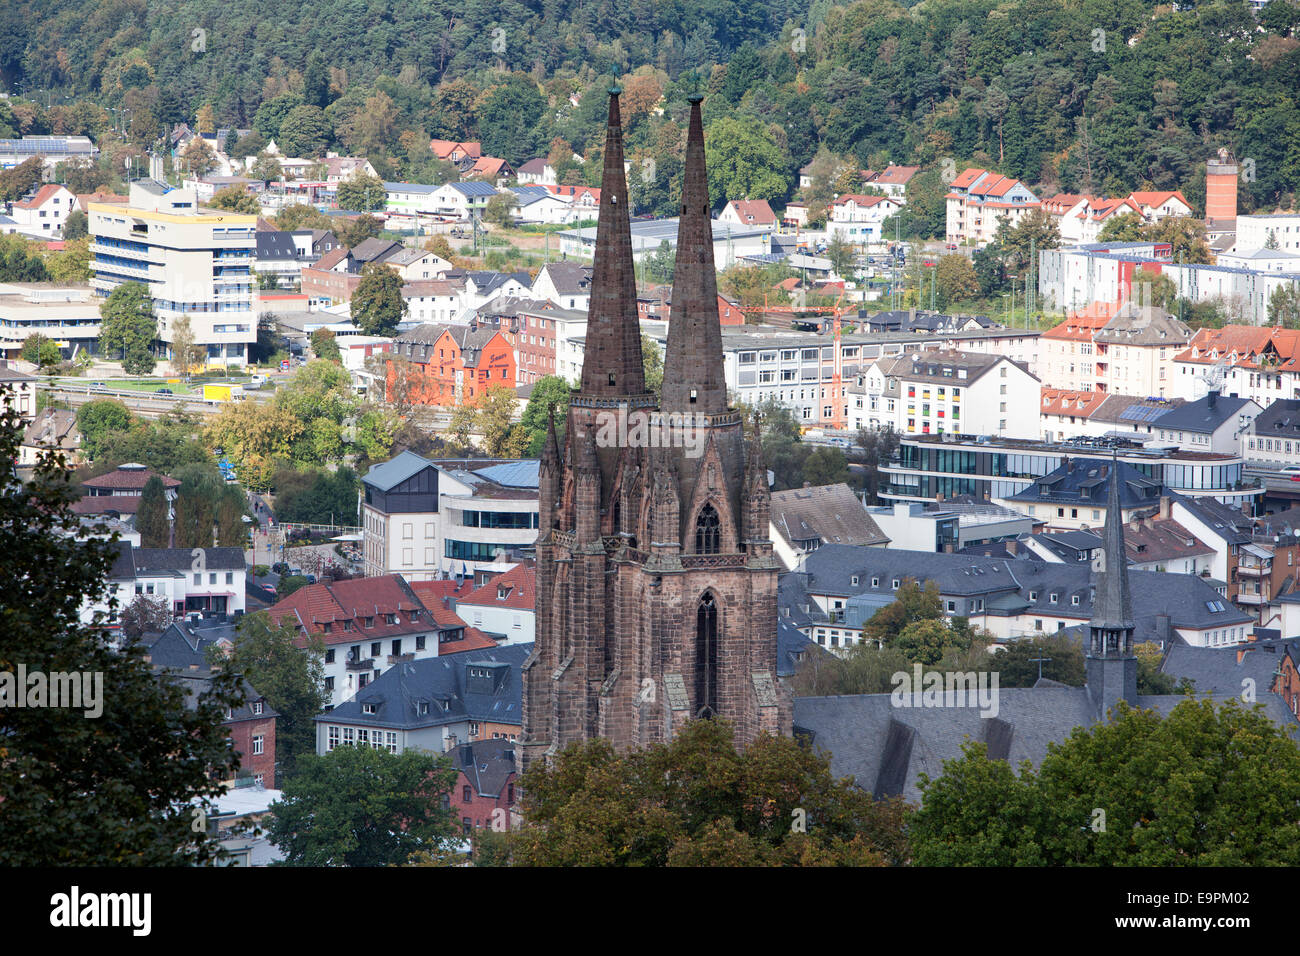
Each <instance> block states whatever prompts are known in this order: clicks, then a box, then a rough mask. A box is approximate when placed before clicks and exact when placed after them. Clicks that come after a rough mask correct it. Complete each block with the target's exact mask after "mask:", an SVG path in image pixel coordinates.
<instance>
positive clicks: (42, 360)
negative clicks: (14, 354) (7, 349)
mask: <svg viewBox="0 0 1300 956" xmlns="http://www.w3.org/2000/svg"><path fill="white" fill-rule="evenodd" d="M19 354H21V355H22V357H23V361H25V362H31V363H32V364H33V365H39V366H40V368H41V371H48V370H50V369H52V368H53V367H54V366H56V365H58V364H59V363H60V362H62V361H63V353H62V352H60V351H59V347H58V346H57V345H55V344H54V342H53V341H52V340H50V339H47V338H46V337H45V336H44V335H41V333H40V332H33V333H32V334H31V335H29V336H27V338H25V339H23V349H22V352H21V353H19Z"/></svg>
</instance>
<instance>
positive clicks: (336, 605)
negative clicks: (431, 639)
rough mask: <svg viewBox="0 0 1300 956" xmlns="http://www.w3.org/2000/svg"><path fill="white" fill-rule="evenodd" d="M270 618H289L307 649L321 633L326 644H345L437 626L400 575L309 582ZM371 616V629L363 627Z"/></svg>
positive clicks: (280, 603)
mask: <svg viewBox="0 0 1300 956" xmlns="http://www.w3.org/2000/svg"><path fill="white" fill-rule="evenodd" d="M270 614H271V620H272V621H275V622H279V621H281V620H282V619H284V618H286V617H288V618H291V619H292V620H293V621H294V623H295V624H297V626H298V627H299V628H300V629H301V632H300V634H299V637H298V640H297V642H296V643H297V645H298V646H299V647H305V646H306V645H307V639H308V637H307V636H308V635H310V634H319V635H320V636H321V638H322V639H323V640H324V642H325V643H326V644H347V643H351V642H355V641H360V640H378V639H380V638H384V637H400V636H402V635H405V634H415V633H419V632H421V631H428V630H431V629H432V628H433V627H434V626H435V624H434V619H433V615H432V614H430V613H429V611H428V609H427V608H426V607H425V605H424V604H423V602H421V601H420V599H419V598H418V597H416V595H415V592H414V591H412V590H411V586H410V585H409V584H407V583H406V580H405V579H404V578H403V577H402V576H401V575H400V574H386V575H383V576H381V577H374V578H353V579H351V580H349V581H335V582H334V583H332V584H325V583H321V584H309V585H307V586H306V587H303V588H299V589H298V590H297V591H294V592H293V593H292V594H290V595H289V596H288V597H287V598H285V599H284V600H282V601H277V602H276V603H275V604H273V605H272V606H271V609H270ZM389 614H395V615H396V616H397V620H396V623H393V624H390V623H388V619H387V616H386V615H389ZM367 618H369V619H370V620H371V624H372V626H371V627H366V626H365V621H366V619H367ZM326 627H329V631H328V632H326V631H325V628H326ZM349 628H350V629H349Z"/></svg>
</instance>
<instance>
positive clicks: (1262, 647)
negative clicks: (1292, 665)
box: [1160, 638, 1300, 723]
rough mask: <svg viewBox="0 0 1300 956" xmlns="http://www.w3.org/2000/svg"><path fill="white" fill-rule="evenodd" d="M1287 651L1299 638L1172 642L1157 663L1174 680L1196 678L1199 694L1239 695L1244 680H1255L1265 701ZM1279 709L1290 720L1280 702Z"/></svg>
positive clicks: (1299, 644)
mask: <svg viewBox="0 0 1300 956" xmlns="http://www.w3.org/2000/svg"><path fill="white" fill-rule="evenodd" d="M1288 650H1290V651H1291V653H1292V656H1295V654H1296V652H1297V651H1300V638H1290V639H1287V640H1267V641H1255V642H1253V643H1250V644H1240V645H1237V646H1235V647H1189V646H1188V645H1186V644H1173V645H1172V646H1170V648H1169V650H1168V651H1167V652H1166V654H1165V657H1164V660H1163V661H1161V663H1160V673H1162V674H1168V675H1169V676H1170V677H1172V678H1174V680H1175V681H1178V680H1182V679H1183V678H1185V677H1186V678H1190V679H1191V680H1193V681H1195V685H1194V687H1193V690H1194V691H1195V692H1196V694H1197V695H1198V696H1199V695H1201V694H1223V695H1226V696H1229V697H1232V696H1240V694H1241V692H1242V688H1243V686H1244V685H1243V683H1242V682H1243V681H1244V680H1246V679H1250V680H1253V681H1254V682H1255V694H1256V697H1257V699H1258V700H1260V701H1264V700H1265V697H1266V695H1267V696H1276V695H1274V694H1273V693H1272V687H1273V679H1274V677H1275V676H1276V674H1277V671H1278V668H1279V667H1280V666H1281V664H1282V656H1283V655H1284V654H1285V653H1286V652H1287V651H1288ZM1282 710H1283V711H1284V712H1285V715H1286V716H1287V717H1290V718H1291V722H1293V723H1294V722H1295V719H1296V718H1295V715H1294V714H1292V713H1291V711H1290V710H1289V709H1288V708H1287V707H1286V706H1285V703H1284V704H1283V707H1282Z"/></svg>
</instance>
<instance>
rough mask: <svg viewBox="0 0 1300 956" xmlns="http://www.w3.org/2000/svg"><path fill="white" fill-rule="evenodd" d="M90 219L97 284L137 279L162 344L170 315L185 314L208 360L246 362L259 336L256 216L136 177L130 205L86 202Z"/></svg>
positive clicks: (104, 290) (108, 286)
mask: <svg viewBox="0 0 1300 956" xmlns="http://www.w3.org/2000/svg"><path fill="white" fill-rule="evenodd" d="M89 219H90V223H89V228H90V237H91V241H90V252H91V261H90V268H91V271H92V273H93V276H92V278H91V287H92V288H94V289H95V290H96V292H98V293H99V294H100V295H104V296H107V295H108V294H109V293H110V292H112V290H113V289H115V288H116V287H117V286H119V285H121V284H123V283H125V282H142V283H144V284H145V285H147V286H148V288H149V291H150V293H151V294H152V296H153V307H154V313H155V314H156V315H157V316H158V330H159V331H158V336H159V339H160V340H161V341H162V342H163V343H164V344H166V345H168V346H170V343H171V340H172V324H173V322H174V321H175V320H176V319H178V318H180V317H182V316H188V317H189V320H190V330H191V332H192V333H193V335H194V340H195V343H196V344H197V345H199V346H202V347H204V348H206V350H207V360H208V362H209V364H215V365H244V364H246V362H247V357H248V346H249V345H250V344H251V343H253V342H256V341H257V319H256V315H255V313H254V311H253V280H252V265H253V261H254V259H255V256H256V238H255V233H254V229H255V226H256V223H257V217H256V216H248V215H241V214H238V213H231V212H226V211H224V210H201V209H200V208H199V205H198V200H197V198H196V197H195V195H194V193H193V192H187V191H185V190H181V189H175V188H173V187H170V186H167V185H166V184H164V183H159V182H155V181H153V180H141V181H137V182H133V183H131V195H130V203H129V205H126V206H121V205H115V204H110V203H91V204H90V211H89ZM168 352H169V353H170V348H169V349H168Z"/></svg>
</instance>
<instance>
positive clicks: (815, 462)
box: [803, 445, 849, 487]
mask: <svg viewBox="0 0 1300 956" xmlns="http://www.w3.org/2000/svg"><path fill="white" fill-rule="evenodd" d="M803 480H804V481H806V482H808V483H809V484H810V485H813V486H814V487H819V486H821V485H836V484H839V483H841V482H846V483H847V482H848V480H849V463H848V460H847V459H846V458H845V457H844V452H842V451H840V450H839V449H838V448H831V447H829V446H827V445H820V446H818V447H816V448H814V449H813V450H812V451H811V452H810V453H809V455H808V457H807V458H805V459H804V463H803Z"/></svg>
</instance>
